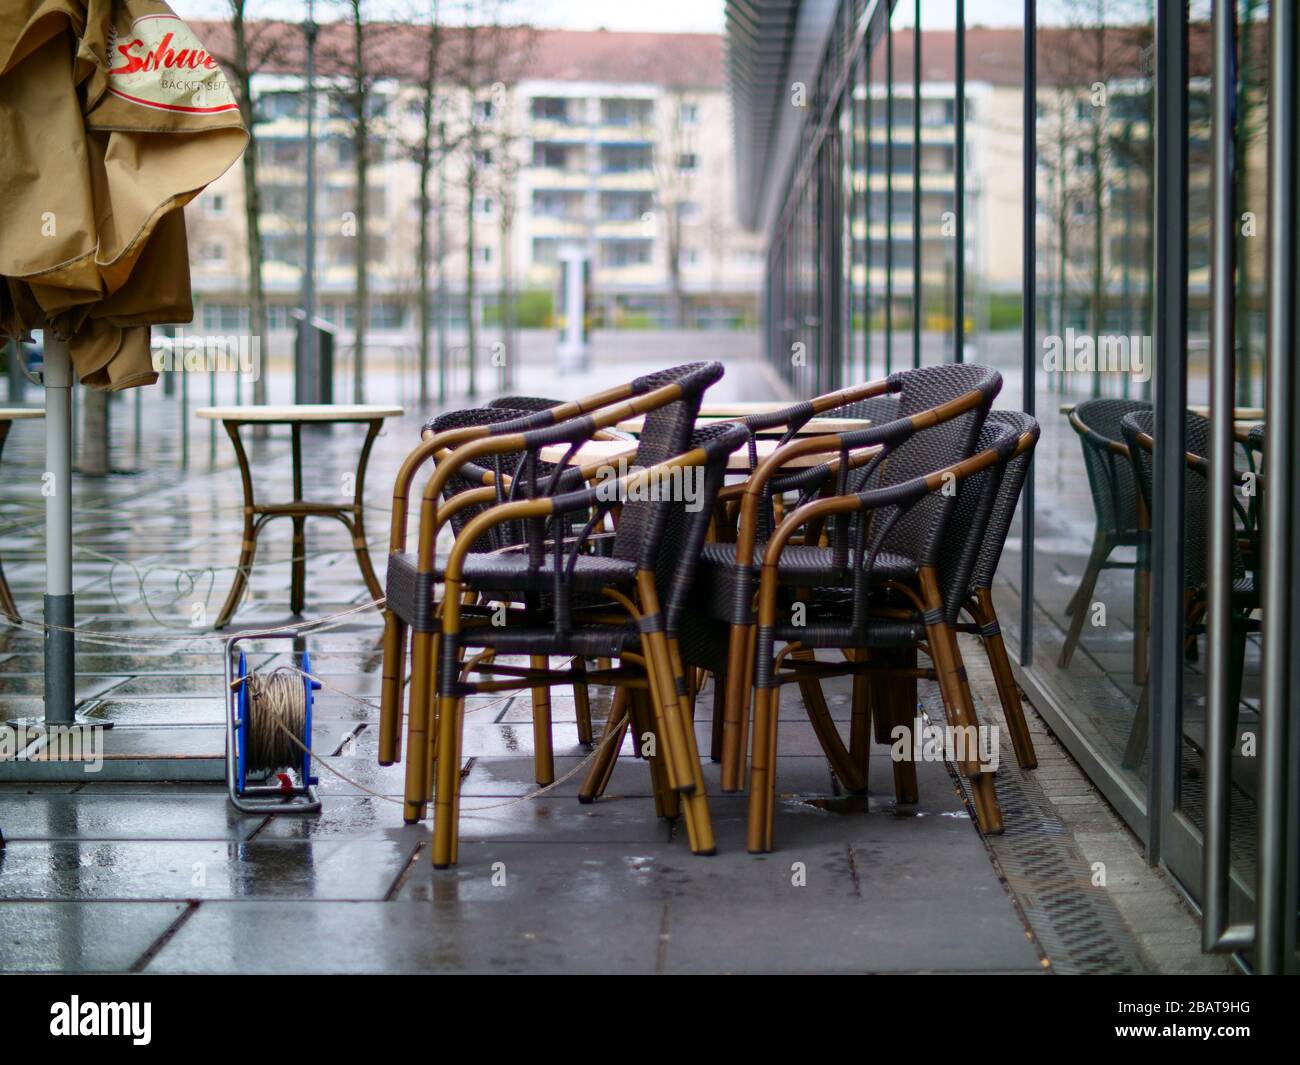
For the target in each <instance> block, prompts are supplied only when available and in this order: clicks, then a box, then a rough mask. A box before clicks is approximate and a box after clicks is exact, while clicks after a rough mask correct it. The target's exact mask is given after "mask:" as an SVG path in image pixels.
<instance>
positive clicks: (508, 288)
mask: <svg viewBox="0 0 1300 1065" xmlns="http://www.w3.org/2000/svg"><path fill="white" fill-rule="evenodd" d="M500 206H501V297H500V302H501V306H500V314H499V317H500V319H501V373H500V374H499V375H498V378H497V380H498V385H497V388H498V390H499V391H501V392H504V391H505V390H506V389H507V388H509V387H510V380H511V377H512V376H513V368H514V357H515V352H514V291H513V285H512V279H511V277H510V269H511V256H510V229H511V221H510V212H509V211H508V210H507V209H506V199H505V194H504V192H503V193H502V197H501V205H500Z"/></svg>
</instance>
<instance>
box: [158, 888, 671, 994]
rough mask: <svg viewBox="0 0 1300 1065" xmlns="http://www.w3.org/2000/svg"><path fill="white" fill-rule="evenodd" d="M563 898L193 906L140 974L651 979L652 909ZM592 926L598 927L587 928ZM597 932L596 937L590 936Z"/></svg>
mask: <svg viewBox="0 0 1300 1065" xmlns="http://www.w3.org/2000/svg"><path fill="white" fill-rule="evenodd" d="M600 916H601V915H600V914H599V913H598V912H596V913H593V911H592V908H591V907H590V906H589V905H586V904H575V903H573V902H571V901H568V900H564V899H546V900H538V901H537V903H536V904H535V905H533V906H496V905H492V904H483V903H462V902H460V901H459V900H456V899H450V900H446V901H441V902H387V903H370V902H310V903H302V904H300V903H292V904H289V903H272V902H249V903H239V904H230V903H217V902H212V903H204V904H203V905H201V906H200V907H199V909H198V910H197V912H196V913H195V914H194V916H193V917H191V918H190V919H189V920H188V921H186V922H185V924H184V925H183V926H182V927H181V928H180V929H179V930H178V931H177V933H176V934H175V936H173V937H172V938H171V939H170V940H169V941H168V942H167V944H166V945H165V946H164V947H163V948H162V950H161V951H160V952H159V953H158V954H157V956H156V957H154V958H153V959H152V961H150V963H149V965H148V966H147V968H146V970H145V971H146V972H148V973H196V972H199V973H229V972H248V973H276V974H282V973H285V972H287V971H292V972H309V973H436V972H455V973H597V974H611V975H613V974H624V973H627V974H632V973H640V974H648V973H652V972H654V969H655V963H656V958H657V949H658V934H659V928H660V925H661V923H662V921H663V907H662V906H660V905H657V904H651V905H642V906H628V907H620V908H619V910H618V912H617V913H610V914H609V915H608V917H607V919H605V920H599V918H600ZM596 922H598V923H596ZM597 927H598V928H599V932H598V933H597V932H596V931H595V929H596V928H597Z"/></svg>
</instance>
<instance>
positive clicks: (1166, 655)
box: [1147, 0, 1187, 862]
mask: <svg viewBox="0 0 1300 1065" xmlns="http://www.w3.org/2000/svg"><path fill="white" fill-rule="evenodd" d="M1155 37H1156V42H1155V43H1156V108H1155V110H1156V152H1155V234H1156V267H1155V269H1156V280H1155V303H1156V309H1155V340H1154V345H1153V346H1154V348H1155V358H1156V387H1155V430H1156V431H1155V455H1154V459H1153V466H1154V470H1153V473H1154V478H1153V479H1154V488H1153V494H1154V499H1153V507H1152V510H1153V514H1152V519H1153V520H1152V523H1151V538H1152V545H1151V546H1152V559H1153V565H1152V576H1153V578H1154V580H1153V593H1154V595H1153V599H1154V607H1153V610H1152V626H1151V627H1152V632H1151V648H1152V654H1151V656H1150V659H1151V675H1150V680H1149V684H1150V700H1149V702H1150V713H1151V715H1152V722H1153V727H1152V729H1151V772H1150V778H1149V782H1148V791H1147V811H1148V821H1149V823H1148V829H1147V858H1148V860H1149V861H1151V862H1155V861H1157V860H1159V857H1160V844H1161V837H1162V828H1163V821H1164V819H1165V818H1166V817H1171V816H1172V814H1173V812H1174V810H1175V809H1177V807H1178V803H1179V798H1180V791H1181V788H1180V786H1179V785H1180V782H1179V777H1178V767H1179V761H1180V746H1181V742H1182V736H1181V731H1182V711H1183V474H1184V467H1185V462H1184V453H1183V440H1184V427H1185V423H1186V418H1185V411H1184V405H1185V403H1186V401H1187V4H1186V0H1156V28H1155Z"/></svg>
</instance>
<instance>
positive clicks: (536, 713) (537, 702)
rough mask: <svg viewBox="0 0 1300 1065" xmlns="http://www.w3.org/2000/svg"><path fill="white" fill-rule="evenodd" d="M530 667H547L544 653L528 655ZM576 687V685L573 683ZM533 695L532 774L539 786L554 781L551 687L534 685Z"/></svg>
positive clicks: (548, 664)
mask: <svg viewBox="0 0 1300 1065" xmlns="http://www.w3.org/2000/svg"><path fill="white" fill-rule="evenodd" d="M528 665H529V667H530V668H532V669H549V668H550V659H548V658H547V656H546V655H530V656H529V658H528ZM575 687H576V685H575ZM532 695H533V776H534V777H535V778H536V780H537V783H538V784H539V785H540V786H541V787H543V788H544V787H546V786H547V785H548V784H552V783H554V782H555V750H554V747H553V744H552V742H551V689H550V687H549V686H547V685H546V684H542V685H540V686H539V687H535V688H533V690H532Z"/></svg>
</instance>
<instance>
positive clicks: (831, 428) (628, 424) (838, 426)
mask: <svg viewBox="0 0 1300 1065" xmlns="http://www.w3.org/2000/svg"><path fill="white" fill-rule="evenodd" d="M741 417H745V416H744V415H739V414H726V415H720V414H707V413H705V412H704V410H703V409H701V411H700V416H699V418H698V419H697V421H696V424H697V425H701V424H702V425H712V424H715V423H717V422H726V421H735V420H736V419H737V418H741ZM644 424H645V415H644V414H641V415H638V416H637V417H635V418H625V419H624V420H623V421H621V422H619V423H618V428H620V429H622V430H623V432H625V433H639V432H640V431H641V426H642V425H644ZM870 427H871V419H870V418H836V417H834V416H832V415H825V416H819V417H815V418H809V419H808V423H807V424H806V425H805V426H803V428H801V429H800V430H799V432H798V434H797V435H799V436H820V435H821V434H822V433H851V432H854V431H855V430H857V429H869V428H870ZM785 431H786V428H785V426H778V427H777V428H775V429H761V430H759V433H758V435H761V436H783V435H785Z"/></svg>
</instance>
